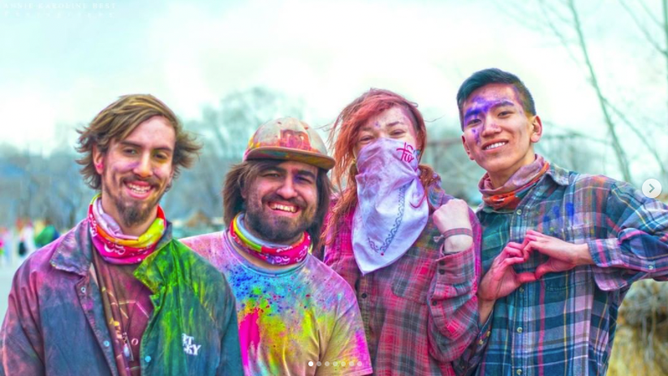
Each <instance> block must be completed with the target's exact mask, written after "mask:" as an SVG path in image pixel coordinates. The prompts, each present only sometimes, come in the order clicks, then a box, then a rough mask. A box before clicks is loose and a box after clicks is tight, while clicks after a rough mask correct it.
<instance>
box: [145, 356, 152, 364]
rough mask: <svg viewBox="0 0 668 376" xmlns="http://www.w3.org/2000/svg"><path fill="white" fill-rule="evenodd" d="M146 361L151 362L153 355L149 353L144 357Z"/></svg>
mask: <svg viewBox="0 0 668 376" xmlns="http://www.w3.org/2000/svg"><path fill="white" fill-rule="evenodd" d="M144 361H145V362H146V363H150V362H151V357H150V356H148V355H146V357H145V358H144Z"/></svg>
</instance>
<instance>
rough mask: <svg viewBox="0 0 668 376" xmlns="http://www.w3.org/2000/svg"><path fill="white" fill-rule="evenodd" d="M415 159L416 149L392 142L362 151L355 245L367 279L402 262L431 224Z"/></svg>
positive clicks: (383, 140) (387, 140)
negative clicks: (396, 262) (400, 259)
mask: <svg viewBox="0 0 668 376" xmlns="http://www.w3.org/2000/svg"><path fill="white" fill-rule="evenodd" d="M416 154H417V151H416V150H415V148H414V147H413V145H410V144H407V143H406V142H404V141H398V140H394V139H391V138H379V139H378V140H376V141H375V142H373V143H372V144H369V145H367V146H365V147H363V148H362V150H360V153H359V156H358V157H357V170H358V171H359V174H358V175H357V176H355V180H356V181H357V207H356V208H355V214H354V215H353V228H352V241H353V253H354V254H355V260H356V261H357V266H358V267H359V268H360V271H361V272H362V275H365V274H367V273H371V272H373V271H375V270H378V269H381V268H384V267H386V266H388V265H390V264H392V263H393V262H395V261H396V260H398V259H399V258H400V257H401V256H403V255H404V253H406V251H408V249H409V248H410V247H411V245H413V243H414V242H415V241H416V240H417V238H418V237H419V236H420V234H421V233H422V230H424V227H425V226H426V224H427V220H428V219H429V205H428V203H427V199H426V197H425V193H424V188H423V186H422V183H421V182H420V173H419V171H418V158H417V156H416Z"/></svg>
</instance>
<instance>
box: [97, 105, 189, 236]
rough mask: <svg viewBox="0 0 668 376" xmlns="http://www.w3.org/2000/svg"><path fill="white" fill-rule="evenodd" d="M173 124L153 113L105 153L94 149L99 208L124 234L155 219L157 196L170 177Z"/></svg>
mask: <svg viewBox="0 0 668 376" xmlns="http://www.w3.org/2000/svg"><path fill="white" fill-rule="evenodd" d="M175 143H176V139H175V133H174V128H173V127H172V126H171V125H170V124H169V123H168V122H167V121H166V120H165V119H164V118H163V117H159V116H154V117H152V118H150V119H149V120H147V121H145V122H143V123H141V124H140V125H139V126H137V128H136V129H135V130H134V131H133V132H132V133H130V135H128V137H126V138H125V139H123V140H113V141H112V142H111V143H110V145H109V149H108V150H107V152H106V153H101V152H100V151H99V150H97V148H95V149H94V150H93V163H95V169H96V171H97V173H98V174H100V176H101V178H102V208H103V209H104V211H105V213H107V214H109V215H111V216H112V217H113V218H114V219H115V220H116V222H118V224H119V225H120V226H121V229H122V230H123V232H124V233H125V234H126V235H140V234H142V233H143V232H144V231H146V229H147V228H148V227H149V226H150V224H151V223H152V222H153V220H154V219H155V216H156V213H157V206H158V202H159V201H160V198H161V197H162V195H163V194H164V193H165V191H166V190H167V188H168V187H169V185H170V184H171V181H172V176H173V174H174V168H173V164H172V157H173V153H174V145H175Z"/></svg>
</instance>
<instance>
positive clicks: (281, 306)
mask: <svg viewBox="0 0 668 376" xmlns="http://www.w3.org/2000/svg"><path fill="white" fill-rule="evenodd" d="M333 165H334V160H333V159H332V158H330V157H329V156H328V155H327V149H326V148H325V145H324V143H323V142H322V140H321V139H320V137H319V136H318V134H317V133H316V132H315V131H314V130H313V129H312V128H310V127H309V126H308V125H307V124H306V123H304V122H302V121H300V120H297V119H294V118H283V119H278V120H274V121H271V122H268V123H266V124H264V125H262V126H260V128H259V129H258V130H257V131H256V132H255V134H254V135H253V137H252V138H251V140H250V142H249V144H248V149H246V153H245V154H244V159H243V162H242V163H240V164H238V165H235V166H233V167H232V169H231V170H230V171H229V172H228V173H227V176H226V177H225V186H224V189H223V206H224V219H225V223H226V225H227V226H228V228H227V230H225V231H222V232H217V233H213V234H207V235H201V236H196V237H192V238H188V239H184V240H183V242H184V243H185V244H187V245H188V246H190V247H192V248H193V249H194V250H195V251H197V252H199V253H200V254H201V255H203V256H204V257H206V258H207V259H208V260H209V261H210V262H211V263H212V264H213V265H215V266H216V267H217V268H218V269H220V270H221V271H222V272H223V273H224V274H225V276H226V277H227V279H228V281H229V282H230V285H231V286H232V289H233V290H234V293H235V295H236V298H237V311H238V312H237V315H238V320H239V337H240V339H241V349H242V354H243V362H244V369H245V371H246V375H248V376H263V375H267V376H269V375H281V376H288V375H295V376H297V375H299V376H304V375H366V374H370V373H371V371H372V369H371V362H370V359H369V352H368V350H367V343H366V340H365V337H364V327H363V325H362V318H361V316H360V312H359V308H358V307H357V302H356V300H355V294H354V293H353V291H352V289H351V288H350V286H348V284H347V283H346V281H345V280H343V278H341V277H340V276H339V275H337V274H336V273H335V272H334V271H333V270H332V269H330V268H329V267H327V266H325V264H323V263H322V262H321V261H319V260H318V259H316V258H315V257H314V256H312V255H311V254H310V251H311V250H312V249H315V248H317V246H318V241H319V236H320V227H321V226H322V223H323V220H324V216H325V213H326V212H327V207H328V204H329V195H330V193H331V192H330V188H331V185H330V182H329V178H328V177H327V170H329V169H330V168H332V166H333Z"/></svg>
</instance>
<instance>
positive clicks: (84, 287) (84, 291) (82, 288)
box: [81, 286, 86, 294]
mask: <svg viewBox="0 0 668 376" xmlns="http://www.w3.org/2000/svg"><path fill="white" fill-rule="evenodd" d="M81 292H82V293H84V294H85V293H86V286H83V287H81Z"/></svg>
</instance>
